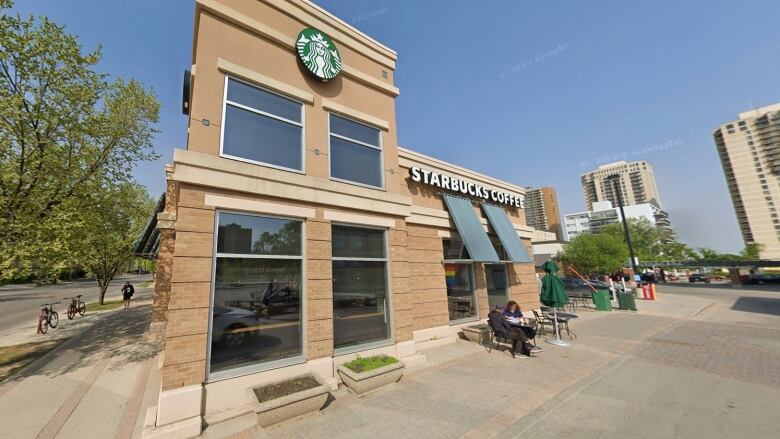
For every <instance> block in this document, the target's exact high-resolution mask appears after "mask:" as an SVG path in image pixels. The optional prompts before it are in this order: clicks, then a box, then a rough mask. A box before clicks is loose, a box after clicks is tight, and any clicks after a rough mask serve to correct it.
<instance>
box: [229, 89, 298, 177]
mask: <svg viewBox="0 0 780 439" xmlns="http://www.w3.org/2000/svg"><path fill="white" fill-rule="evenodd" d="M226 87H227V91H226V97H225V121H224V126H223V130H224V131H223V138H222V155H223V156H226V157H230V158H236V159H239V160H247V161H251V162H256V163H260V164H264V165H271V166H274V167H279V168H284V169H291V170H295V171H302V170H303V104H301V103H300V102H296V101H293V100H290V99H287V98H285V97H282V96H279V95H277V94H275V93H271V92H269V91H265V90H263V89H261V88H257V87H253V86H251V85H249V84H247V83H244V82H242V81H239V80H236V79H233V78H228V79H227V84H226Z"/></svg>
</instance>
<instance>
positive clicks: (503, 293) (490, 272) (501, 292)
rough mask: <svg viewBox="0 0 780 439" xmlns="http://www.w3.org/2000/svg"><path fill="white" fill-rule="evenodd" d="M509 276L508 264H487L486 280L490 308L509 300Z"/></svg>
mask: <svg viewBox="0 0 780 439" xmlns="http://www.w3.org/2000/svg"><path fill="white" fill-rule="evenodd" d="M508 280H509V279H508V277H507V273H506V264H485V281H486V282H487V293H488V305H490V309H493V308H495V306H496V305H498V304H501V305H503V304H505V303H506V302H507V301H508V300H509V287H508V283H509V282H508Z"/></svg>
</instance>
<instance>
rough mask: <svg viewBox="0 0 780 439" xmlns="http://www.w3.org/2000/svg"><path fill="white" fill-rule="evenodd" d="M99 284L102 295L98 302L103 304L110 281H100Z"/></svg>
mask: <svg viewBox="0 0 780 439" xmlns="http://www.w3.org/2000/svg"><path fill="white" fill-rule="evenodd" d="M98 285H99V286H100V297H99V298H98V303H99V304H101V305H102V304H103V303H104V302H105V301H106V290H108V282H100V281H98Z"/></svg>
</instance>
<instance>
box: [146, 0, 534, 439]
mask: <svg viewBox="0 0 780 439" xmlns="http://www.w3.org/2000/svg"><path fill="white" fill-rule="evenodd" d="M196 4H197V8H196V13H195V22H194V38H193V49H192V67H191V69H190V70H189V71H188V72H187V73H186V74H185V81H184V87H183V89H184V93H183V105H182V107H183V108H182V111H183V113H184V114H186V117H188V118H189V123H188V138H187V144H186V147H185V148H183V149H177V150H176V151H175V153H174V157H173V162H172V163H171V164H170V165H168V166H167V167H166V179H167V192H166V194H165V195H164V197H163V199H161V200H160V203H159V204H158V207H157V211H156V212H155V216H154V218H153V220H152V221H151V222H150V227H149V228H148V229H147V231H146V232H145V234H144V237H143V240H142V241H143V242H142V243H141V247H145V251H144V252H145V253H149V254H153V255H154V256H155V257H156V260H157V272H156V275H155V276H156V282H155V289H156V291H155V299H154V305H153V306H154V310H153V316H152V331H153V332H154V333H157V334H159V336H160V337H162V338H163V339H164V340H165V344H164V352H163V356H162V361H161V363H160V368H161V369H160V370H161V374H160V375H161V390H160V397H159V401H158V405H157V407H156V411H155V413H154V425H155V426H156V428H157V429H164V430H165V431H170V432H177V433H176V434H177V435H179V436H185V437H186V436H191V435H197V434H198V433H200V431H201V426H202V425H204V423H207V424H213V423H216V422H219V421H221V420H225V419H229V418H232V417H235V416H239V415H241V414H244V413H248V412H250V411H252V410H253V405H252V402H251V401H250V398H249V396H248V393H247V389H249V388H252V387H256V386H259V385H263V384H265V383H270V382H273V381H276V380H279V379H280V378H285V377H294V376H298V375H301V374H305V373H311V374H316V375H317V376H319V377H320V378H322V380H323V381H324V382H325V383H327V385H329V386H330V387H331V389H336V388H337V387H338V386H339V385H341V382H340V381H341V378H340V376H339V374H338V373H337V371H336V368H337V367H338V366H339V365H341V364H343V363H345V362H347V361H350V360H352V359H354V358H356V356H358V355H359V356H362V357H365V356H369V355H373V354H387V355H391V356H394V357H396V358H399V359H401V360H402V361H403V362H404V363H405V364H406V367H407V368H409V367H425V365H426V350H427V349H430V348H434V347H439V346H443V345H446V344H448V343H454V342H456V340H457V339H458V338H459V333H460V331H461V329H462V328H463V327H464V326H467V325H473V324H474V322H476V321H479V320H482V321H484V319H485V318H486V317H487V313H488V310H489V308H491V307H492V306H494V305H495V304H498V303H505V302H507V301H508V300H514V301H516V302H518V303H519V304H520V306H521V308H522V309H524V310H528V309H531V308H537V307H538V294H537V288H538V287H537V280H536V276H535V274H534V265H533V263H532V260H533V259H532V256H533V255H532V254H531V238H532V236H533V234H534V230H533V229H532V228H531V227H529V226H527V225H526V224H525V217H524V208H523V198H524V189H523V188H521V187H519V186H516V185H514V184H511V183H507V182H504V181H501V180H498V179H496V178H493V177H490V176H488V175H485V174H482V173H478V172H475V171H472V170H469V169H466V168H464V167H461V166H457V165H455V164H452V163H448V162H445V161H442V160H439V159H437V158H434V157H430V156H427V155H424V154H420V153H418V152H415V151H414V150H413V149H408V148H405V147H401V146H399V145H398V142H397V140H396V118H395V109H396V105H395V99H396V97H398V96H399V93H400V90H399V89H398V87H396V86H395V85H394V75H395V67H396V60H397V56H398V55H397V54H396V52H394V51H393V50H392V49H390V48H388V47H386V46H385V45H383V44H382V43H380V42H378V41H376V40H374V39H372V38H371V37H370V36H368V35H366V34H364V33H362V32H360V31H358V30H357V29H355V28H354V27H352V26H350V25H349V24H347V23H346V22H344V21H342V20H341V19H339V18H338V17H335V16H333V15H332V14H330V13H329V12H327V11H325V10H323V9H322V8H320V7H319V6H317V5H316V4H314V3H312V2H310V1H308V0H196ZM407 99H414V97H412V96H409V97H407Z"/></svg>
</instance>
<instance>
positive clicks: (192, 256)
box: [162, 186, 214, 390]
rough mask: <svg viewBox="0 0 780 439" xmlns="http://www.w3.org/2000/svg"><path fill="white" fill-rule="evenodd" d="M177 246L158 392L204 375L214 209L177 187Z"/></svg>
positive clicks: (200, 194)
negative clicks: (160, 385)
mask: <svg viewBox="0 0 780 439" xmlns="http://www.w3.org/2000/svg"><path fill="white" fill-rule="evenodd" d="M177 196H178V208H177V212H176V246H175V248H174V251H173V271H172V274H171V280H170V285H171V289H170V296H169V302H168V325H167V328H166V334H165V338H166V339H165V343H166V347H165V359H164V362H163V368H162V388H163V390H170V389H175V388H179V387H184V386H188V385H193V384H200V383H202V382H203V381H204V380H205V377H206V351H207V345H206V344H207V340H208V321H209V302H210V300H211V297H210V296H211V270H212V252H213V246H214V208H210V207H207V206H205V205H204V204H203V199H204V193H203V191H201V190H199V189H198V188H196V187H190V186H182V187H180V188H179V192H178V194H177Z"/></svg>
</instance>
